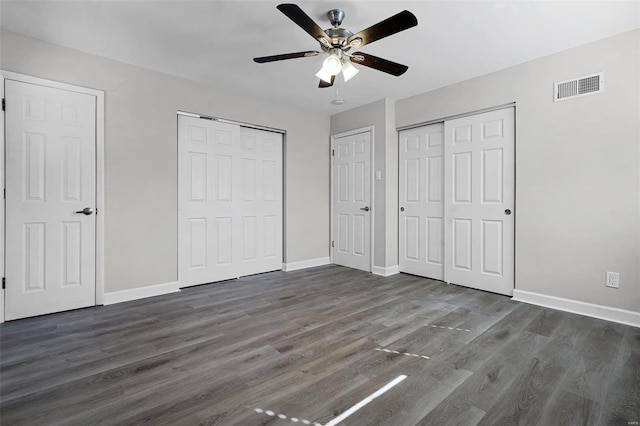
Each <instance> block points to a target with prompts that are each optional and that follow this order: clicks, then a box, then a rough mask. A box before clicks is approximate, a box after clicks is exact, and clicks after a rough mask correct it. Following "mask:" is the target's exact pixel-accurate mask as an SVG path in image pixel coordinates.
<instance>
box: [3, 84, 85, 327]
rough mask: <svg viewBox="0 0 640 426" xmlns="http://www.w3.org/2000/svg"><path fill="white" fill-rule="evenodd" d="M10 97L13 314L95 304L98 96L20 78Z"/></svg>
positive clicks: (9, 308) (8, 265) (9, 299)
mask: <svg viewBox="0 0 640 426" xmlns="http://www.w3.org/2000/svg"><path fill="white" fill-rule="evenodd" d="M5 97H6V102H7V108H6V113H5V120H6V122H5V123H6V124H5V126H6V127H5V128H6V254H5V255H6V259H5V277H6V306H5V318H6V319H7V320H11V319H16V318H23V317H29V316H34V315H42V314H47V313H52V312H59V311H64V310H68V309H76V308H82V307H86V306H93V305H95V291H96V289H95V253H96V219H95V214H94V211H95V208H96V163H95V161H96V160H95V155H96V98H95V96H91V95H87V94H82V93H77V92H71V91H67V90H62V89H54V88H50V87H44V86H39V85H34V84H28V83H22V82H17V81H13V80H5ZM84 209H87V210H86V212H87V213H89V214H83V213H79V212H80V211H83V210H84Z"/></svg>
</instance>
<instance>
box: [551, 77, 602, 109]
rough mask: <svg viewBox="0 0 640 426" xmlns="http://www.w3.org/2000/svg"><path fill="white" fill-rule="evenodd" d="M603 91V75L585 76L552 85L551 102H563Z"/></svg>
mask: <svg viewBox="0 0 640 426" xmlns="http://www.w3.org/2000/svg"><path fill="white" fill-rule="evenodd" d="M603 91H604V76H603V73H601V72H599V73H597V74H591V75H585V76H584V77H578V78H572V79H571V80H564V81H558V82H557V83H553V101H554V102H558V101H564V100H567V99H572V98H577V97H579V96H586V95H593V94H594V93H599V92H603Z"/></svg>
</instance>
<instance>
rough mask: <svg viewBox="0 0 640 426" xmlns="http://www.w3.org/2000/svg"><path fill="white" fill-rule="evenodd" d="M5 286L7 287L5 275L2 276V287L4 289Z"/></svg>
mask: <svg viewBox="0 0 640 426" xmlns="http://www.w3.org/2000/svg"><path fill="white" fill-rule="evenodd" d="M4 287H5V279H4V277H2V289H3V290H4Z"/></svg>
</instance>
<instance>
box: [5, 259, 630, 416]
mask: <svg viewBox="0 0 640 426" xmlns="http://www.w3.org/2000/svg"><path fill="white" fill-rule="evenodd" d="M467 330H468V331H467ZM0 332H1V340H0V344H1V346H0V350H1V356H0V358H1V364H0V368H1V369H0V381H1V385H0V386H1V389H0V395H1V398H2V401H1V405H0V423H1V424H2V425H18V424H24V425H41V424H42V425H44V424H47V425H50V424H73V425H91V424H111V425H124V424H151V425H160V424H177V425H197V424H204V425H243V426H244V425H264V424H269V425H275V426H278V425H293V424H298V425H302V424H306V423H311V424H313V423H314V422H316V423H318V424H325V423H327V422H329V421H331V419H333V418H335V417H336V416H339V415H340V414H341V413H343V412H344V411H345V410H347V409H349V407H352V406H353V405H354V404H357V403H358V402H359V401H361V400H363V399H364V398H366V397H367V396H369V395H371V394H372V393H373V392H375V391H377V390H378V389H380V388H381V387H383V386H384V385H385V384H387V383H388V382H390V381H391V380H393V379H394V378H396V377H398V376H399V375H402V374H404V375H407V376H408V377H407V379H406V380H404V381H403V382H401V383H400V384H398V385H397V386H395V387H394V388H392V389H391V390H389V391H388V392H387V393H385V394H383V395H382V396H380V397H379V398H377V399H375V400H373V401H372V402H371V403H369V404H368V405H366V406H365V407H363V408H362V409H360V410H359V411H357V412H356V413H354V414H353V415H352V416H350V417H348V418H347V419H346V420H345V421H344V423H342V424H344V425H393V426H403V425H417V424H419V425H475V424H480V425H498V424H500V425H503V424H504V425H508V424H522V425H545V426H546V425H583V424H588V425H609V424H611V425H625V426H626V425H630V424H638V421H640V329H638V328H634V327H627V326H623V325H620V324H616V323H611V322H607V321H601V320H597V319H593V318H587V317H582V316H579V315H573V314H569V313H564V312H560V311H555V310H551V309H544V308H540V307H536V306H532V305H527V304H522V303H518V302H512V301H511V300H510V299H509V298H507V297H504V296H498V295H495V294H490V293H485V292H481V291H476V290H471V289H466V288H462V287H458V286H453V285H446V284H444V283H441V282H436V281H431V280H428V279H424V278H418V277H414V276H411V275H404V274H400V275H396V276H392V277H389V278H381V277H377V276H375V275H372V274H368V273H363V272H359V271H354V270H350V269H346V268H341V267H337V266H327V267H320V268H313V269H308V270H304V271H298V272H288V273H284V272H274V273H269V274H263V275H257V276H252V277H245V278H241V279H239V280H236V281H229V282H224V283H218V284H211V285H206V286H200V287H194V288H190V289H185V290H183V291H182V292H181V293H179V294H169V295H166V296H160V297H154V298H149V299H144V300H139V301H134V302H128V303H121V304H117V305H111V306H104V307H98V308H90V309H83V310H78V311H73V312H66V313H60V314H55V315H48V316H43V317H38V318H31V319H25V320H19V321H14V322H9V323H5V324H3V325H2V326H0ZM384 349H386V350H387V351H390V352H386V351H384ZM394 351H395V352H394ZM396 352H398V353H396ZM404 353H408V354H410V355H405V354H404ZM412 354H413V355H412ZM425 357H429V358H428V359H427V358H425ZM256 409H259V410H258V411H262V412H257V411H256ZM267 411H269V413H270V414H272V415H271V416H270V415H269V414H267V413H266V412H267ZM278 415H281V416H280V417H278ZM285 416H286V419H283V418H282V417H285ZM292 418H294V419H292ZM303 421H304V422H303ZM634 422H635V423H634Z"/></svg>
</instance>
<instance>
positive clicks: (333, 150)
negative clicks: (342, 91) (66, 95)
mask: <svg viewBox="0 0 640 426" xmlns="http://www.w3.org/2000/svg"><path fill="white" fill-rule="evenodd" d="M2 102H3V103H2V105H3V107H2V109H4V100H3V101H2ZM331 156H332V157H335V156H336V150H335V149H332V150H331Z"/></svg>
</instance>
